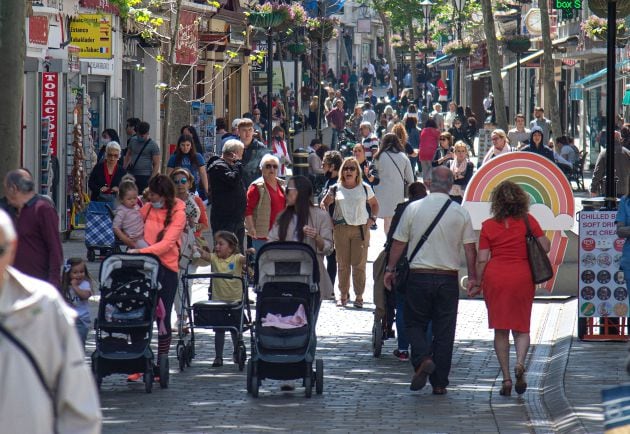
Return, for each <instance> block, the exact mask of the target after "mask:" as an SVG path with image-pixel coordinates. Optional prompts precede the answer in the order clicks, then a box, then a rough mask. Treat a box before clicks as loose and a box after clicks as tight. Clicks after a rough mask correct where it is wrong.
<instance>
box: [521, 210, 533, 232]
mask: <svg viewBox="0 0 630 434" xmlns="http://www.w3.org/2000/svg"><path fill="white" fill-rule="evenodd" d="M523 220H524V221H525V227H526V228H527V232H526V233H525V236H526V237H528V238H529V237H533V236H534V234H532V228H531V227H530V226H529V219H528V218H527V214H525V218H524V219H523Z"/></svg>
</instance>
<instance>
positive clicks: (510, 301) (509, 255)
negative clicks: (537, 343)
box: [479, 214, 544, 333]
mask: <svg viewBox="0 0 630 434" xmlns="http://www.w3.org/2000/svg"><path fill="white" fill-rule="evenodd" d="M529 225H530V227H531V228H532V233H533V234H534V236H535V237H536V238H538V237H541V236H543V235H544V233H543V231H542V229H541V228H540V225H539V224H538V221H537V220H536V219H535V218H534V217H533V216H532V215H531V214H529ZM526 231H527V229H526V227H525V222H524V221H523V220H522V219H516V218H513V217H508V218H507V219H505V220H504V221H502V222H499V221H497V220H495V219H493V218H491V219H488V220H486V221H485V222H483V224H482V226H481V235H480V236H479V250H482V249H490V260H489V261H488V264H487V265H486V269H485V271H484V273H483V281H482V284H481V287H482V289H483V295H484V299H485V301H486V306H487V308H488V326H489V327H490V328H491V329H500V330H515V331H518V332H524V333H527V332H529V324H530V319H531V314H532V303H533V302H534V292H535V286H534V282H533V280H532V274H531V270H530V268H529V263H528V262H527V248H526V246H525V233H526Z"/></svg>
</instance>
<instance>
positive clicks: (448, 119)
mask: <svg viewBox="0 0 630 434" xmlns="http://www.w3.org/2000/svg"><path fill="white" fill-rule="evenodd" d="M456 117H457V104H455V103H454V102H453V101H451V102H450V103H448V111H447V112H446V115H444V129H445V130H448V129H450V128H452V127H453V122H454V121H455V118H456Z"/></svg>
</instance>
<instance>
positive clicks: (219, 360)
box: [212, 357, 223, 368]
mask: <svg viewBox="0 0 630 434" xmlns="http://www.w3.org/2000/svg"><path fill="white" fill-rule="evenodd" d="M221 366H223V358H222V357H217V358H215V359H214V362H212V367H213V368H220V367H221Z"/></svg>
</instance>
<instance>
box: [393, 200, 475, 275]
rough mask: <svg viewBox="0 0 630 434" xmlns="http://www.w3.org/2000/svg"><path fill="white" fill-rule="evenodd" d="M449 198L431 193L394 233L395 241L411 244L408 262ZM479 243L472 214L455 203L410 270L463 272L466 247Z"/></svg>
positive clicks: (408, 210)
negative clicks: (460, 269)
mask: <svg viewBox="0 0 630 434" xmlns="http://www.w3.org/2000/svg"><path fill="white" fill-rule="evenodd" d="M447 198H448V196H447V195H446V194H444V193H431V194H429V195H428V196H427V197H425V198H424V199H420V200H418V201H416V202H413V203H412V204H410V205H409V206H408V207H407V208H406V209H405V212H404V213H403V215H402V218H401V219H400V223H399V224H398V227H397V228H396V232H395V233H394V239H396V240H398V241H402V242H403V243H408V247H407V259H408V258H409V255H411V253H412V252H413V249H415V247H416V245H417V244H418V241H420V238H421V237H422V235H423V234H424V233H425V231H426V230H427V228H428V227H429V225H430V224H431V222H432V221H433V219H434V218H435V217H436V216H437V215H438V213H439V212H440V209H441V208H442V206H444V203H445V202H446V199H447ZM476 241H477V238H476V237H475V232H474V231H473V228H472V222H471V220H470V214H468V211H466V209H464V208H462V207H461V206H460V205H459V204H458V203H455V202H453V203H451V204H450V205H449V207H448V209H447V210H446V212H445V213H444V215H442V218H441V219H440V221H439V222H438V224H437V225H436V226H435V228H433V232H431V234H430V235H429V237H428V238H427V240H426V241H425V243H424V245H423V246H422V247H421V248H420V250H419V251H418V253H417V254H416V256H414V258H413V261H412V262H411V263H410V264H409V268H433V269H437V270H459V268H460V265H461V263H460V262H461V261H460V258H461V254H460V250H461V248H462V245H463V244H470V243H475V242H476Z"/></svg>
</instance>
